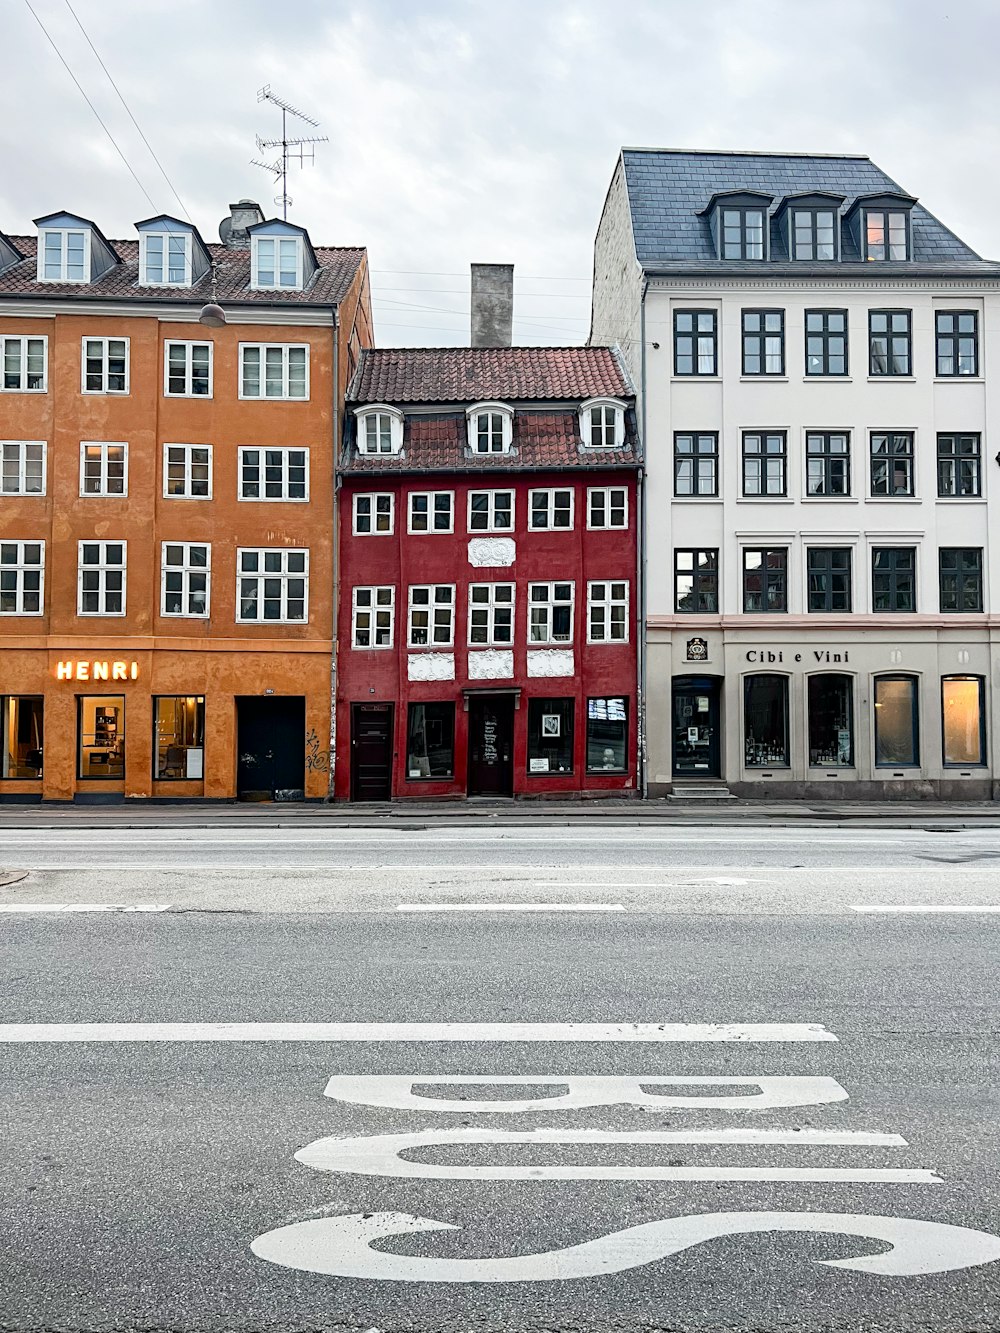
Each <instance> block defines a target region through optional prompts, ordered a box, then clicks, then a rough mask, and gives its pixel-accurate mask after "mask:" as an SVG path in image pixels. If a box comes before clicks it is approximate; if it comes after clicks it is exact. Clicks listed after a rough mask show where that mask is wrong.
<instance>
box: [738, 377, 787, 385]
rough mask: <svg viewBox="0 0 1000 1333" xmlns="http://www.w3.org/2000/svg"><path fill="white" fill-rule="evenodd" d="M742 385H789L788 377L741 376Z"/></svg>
mask: <svg viewBox="0 0 1000 1333" xmlns="http://www.w3.org/2000/svg"><path fill="white" fill-rule="evenodd" d="M740 383H741V384H787V383H788V376H787V375H741V376H740Z"/></svg>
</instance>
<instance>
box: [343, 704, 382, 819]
mask: <svg viewBox="0 0 1000 1333" xmlns="http://www.w3.org/2000/svg"><path fill="white" fill-rule="evenodd" d="M391 796H392V704H352V705H351V800H352V801H388V800H389V799H390V797H391Z"/></svg>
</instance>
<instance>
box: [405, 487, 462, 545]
mask: <svg viewBox="0 0 1000 1333" xmlns="http://www.w3.org/2000/svg"><path fill="white" fill-rule="evenodd" d="M442 495H444V496H447V498H448V526H447V527H446V528H436V527H435V526H434V517H435V504H436V502H437V501H438V500H439V499H440V497H441V496H442ZM416 499H424V500H426V501H427V514H426V518H427V527H426V528H415V527H414V526H413V501H414V500H416ZM406 531H407V532H408V533H410V534H411V535H412V536H416V537H434V536H438V537H443V536H445V535H446V534H447V533H449V532H454V531H455V492H454V491H410V492H409V494H408V495H407V497H406Z"/></svg>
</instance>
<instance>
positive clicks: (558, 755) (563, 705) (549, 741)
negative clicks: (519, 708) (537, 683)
mask: <svg viewBox="0 0 1000 1333" xmlns="http://www.w3.org/2000/svg"><path fill="white" fill-rule="evenodd" d="M528 772H529V773H536V774H537V773H572V772H573V700H572V699H529V700H528Z"/></svg>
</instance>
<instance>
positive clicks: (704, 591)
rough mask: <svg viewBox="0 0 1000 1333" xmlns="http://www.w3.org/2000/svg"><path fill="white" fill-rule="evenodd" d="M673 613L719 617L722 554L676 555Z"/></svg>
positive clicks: (690, 552)
mask: <svg viewBox="0 0 1000 1333" xmlns="http://www.w3.org/2000/svg"><path fill="white" fill-rule="evenodd" d="M674 610H675V611H686V612H693V613H695V614H698V613H717V612H718V610H719V552H718V551H717V550H715V551H675V552H674Z"/></svg>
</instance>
